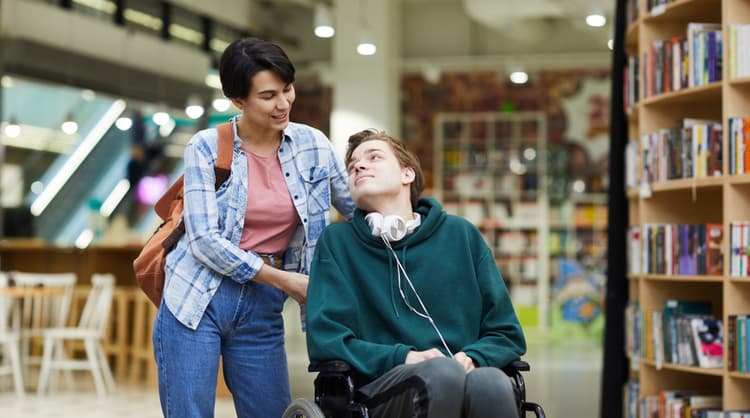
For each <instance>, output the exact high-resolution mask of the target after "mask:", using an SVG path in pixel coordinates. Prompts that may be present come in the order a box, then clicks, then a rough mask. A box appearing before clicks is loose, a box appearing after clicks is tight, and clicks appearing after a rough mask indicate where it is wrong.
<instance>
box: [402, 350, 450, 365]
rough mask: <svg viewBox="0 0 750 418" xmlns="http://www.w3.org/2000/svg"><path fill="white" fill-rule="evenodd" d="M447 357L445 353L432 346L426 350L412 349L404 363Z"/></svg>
mask: <svg viewBox="0 0 750 418" xmlns="http://www.w3.org/2000/svg"><path fill="white" fill-rule="evenodd" d="M440 357H445V356H444V355H443V353H442V352H441V351H440V350H438V349H437V348H431V349H429V350H425V351H414V350H411V351H409V352H408V353H407V354H406V360H404V364H415V363H419V362H422V361H425V360H431V359H434V358H440Z"/></svg>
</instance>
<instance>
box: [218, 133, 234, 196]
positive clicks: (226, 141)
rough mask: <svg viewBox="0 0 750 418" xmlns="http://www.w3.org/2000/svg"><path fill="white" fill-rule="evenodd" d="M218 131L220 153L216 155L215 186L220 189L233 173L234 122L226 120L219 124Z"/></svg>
mask: <svg viewBox="0 0 750 418" xmlns="http://www.w3.org/2000/svg"><path fill="white" fill-rule="evenodd" d="M216 131H217V132H218V133H219V144H218V147H219V151H218V154H219V155H218V156H217V157H216V166H215V167H214V172H215V173H216V184H215V185H214V186H215V187H214V188H215V189H216V190H218V189H219V187H221V185H222V184H224V182H225V181H227V179H228V178H229V174H230V173H231V168H232V155H233V153H234V130H233V129H232V124H231V123H229V122H226V123H222V124H220V125H217V126H216Z"/></svg>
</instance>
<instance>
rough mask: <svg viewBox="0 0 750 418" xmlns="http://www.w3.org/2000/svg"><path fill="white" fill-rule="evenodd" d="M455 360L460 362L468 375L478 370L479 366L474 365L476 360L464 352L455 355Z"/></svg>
mask: <svg viewBox="0 0 750 418" xmlns="http://www.w3.org/2000/svg"><path fill="white" fill-rule="evenodd" d="M453 359H454V360H456V361H457V362H459V363H460V364H461V366H463V368H464V370H465V371H466V373H469V372H471V371H472V370H474V369H476V368H477V366H476V365H475V364H474V359H472V358H471V357H469V356H467V355H466V353H464V352H463V351H459V352H458V353H456V354H454V355H453Z"/></svg>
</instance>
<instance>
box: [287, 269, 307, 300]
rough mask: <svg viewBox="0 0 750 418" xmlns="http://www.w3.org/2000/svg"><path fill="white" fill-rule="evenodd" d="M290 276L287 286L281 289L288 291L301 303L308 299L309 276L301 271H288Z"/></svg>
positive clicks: (288, 293)
mask: <svg viewBox="0 0 750 418" xmlns="http://www.w3.org/2000/svg"><path fill="white" fill-rule="evenodd" d="M286 273H287V274H288V276H289V277H288V278H287V280H286V286H284V287H283V288H282V289H281V290H283V291H284V292H286V294H287V295H289V296H290V297H291V298H292V299H294V300H296V301H297V302H298V303H299V304H300V305H301V304H303V303H305V301H307V283H308V282H309V277H307V276H306V275H304V274H301V273H294V272H291V271H289V272H286Z"/></svg>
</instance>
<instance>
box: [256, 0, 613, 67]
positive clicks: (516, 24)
mask: <svg viewBox="0 0 750 418" xmlns="http://www.w3.org/2000/svg"><path fill="white" fill-rule="evenodd" d="M338 1H355V0H335V1H332V2H329V3H333V4H335V3H336V2H338ZM360 1H361V0H360ZM370 1H381V0H370ZM393 1H395V2H396V3H398V4H397V6H396V7H397V8H398V10H399V11H400V16H401V28H400V30H399V32H400V33H401V34H402V37H401V45H400V47H401V56H402V61H403V62H404V63H406V65H407V66H408V64H409V63H411V62H417V61H424V60H430V61H431V62H434V63H437V64H438V65H440V63H441V62H443V63H447V62H457V61H459V60H462V61H466V62H467V63H468V61H470V60H471V59H472V58H476V59H479V60H480V61H481V60H482V59H484V60H492V59H496V60H498V61H500V60H504V59H506V58H507V57H508V56H514V57H520V56H523V55H533V56H535V57H537V59H541V60H544V57H545V56H548V57H549V58H550V60H551V61H550V62H556V61H555V60H557V61H559V60H560V59H559V57H560V56H561V55H563V54H564V55H566V56H567V57H569V59H570V61H572V62H575V61H578V62H582V63H584V64H585V63H587V62H594V61H596V62H605V63H608V61H609V54H610V51H609V49H608V48H607V41H608V40H609V39H610V38H611V37H612V33H613V24H614V23H613V20H614V16H613V14H614V11H613V10H614V2H615V0H611V1H607V0H522V1H519V0H393ZM315 3H316V0H276V1H267V0H266V1H265V2H261V4H265V5H266V6H268V5H269V4H270V5H271V6H272V10H273V11H272V12H269V11H268V10H266V12H265V13H266V19H264V20H263V21H264V22H265V23H266V24H265V25H264V26H265V28H264V29H265V30H268V31H269V32H270V33H274V32H276V33H278V32H279V31H280V32H282V33H283V35H284V36H283V37H282V38H287V39H295V40H297V42H298V44H297V45H296V47H294V46H291V45H285V46H286V48H287V49H288V50H289V51H290V55H292V58H293V59H294V60H295V62H299V63H301V64H302V66H303V67H304V66H305V64H306V63H307V64H309V63H315V62H321V61H322V62H326V61H328V60H330V56H331V55H330V54H331V52H330V44H331V41H330V40H325V39H318V38H315V37H314V36H312V11H311V7H312V5H314V4H315ZM592 11H599V12H600V13H603V14H604V15H605V16H606V17H607V24H606V25H605V26H604V27H602V28H593V27H589V26H587V25H586V23H585V21H584V19H585V17H586V15H587V14H588V13H589V12H592ZM279 18H281V19H282V20H280V19H279ZM279 21H283V22H285V24H284V25H278V22H279ZM269 23H270V25H272V26H269ZM521 60H522V59H521Z"/></svg>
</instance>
